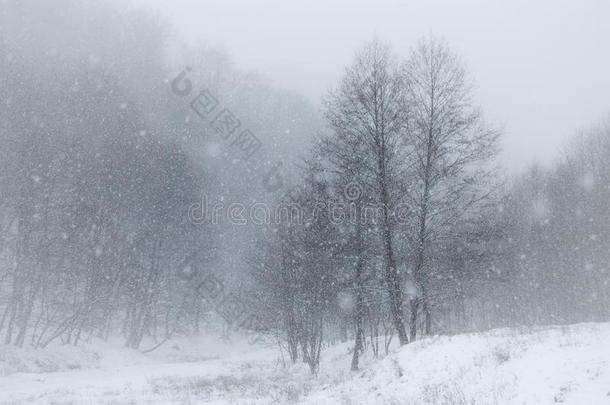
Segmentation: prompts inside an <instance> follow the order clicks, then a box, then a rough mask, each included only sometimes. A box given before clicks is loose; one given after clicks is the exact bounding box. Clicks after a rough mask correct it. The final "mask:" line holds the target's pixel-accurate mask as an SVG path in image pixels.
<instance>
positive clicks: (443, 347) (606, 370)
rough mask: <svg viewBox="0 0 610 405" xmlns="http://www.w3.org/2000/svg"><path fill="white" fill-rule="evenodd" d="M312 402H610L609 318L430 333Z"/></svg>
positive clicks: (316, 395) (309, 400) (313, 397)
mask: <svg viewBox="0 0 610 405" xmlns="http://www.w3.org/2000/svg"><path fill="white" fill-rule="evenodd" d="M304 403H308V404H418V405H419V404H558V403H562V404H574V405H581V404H588V405H594V404H600V405H603V404H610V324H601V323H598V324H592V323H589V324H577V325H569V326H556V327H544V328H542V327H541V328H532V329H498V330H493V331H489V332H485V333H472V334H464V335H456V336H445V337H432V338H428V339H424V340H421V341H419V342H415V343H413V344H410V345H407V346H405V347H403V348H401V349H397V350H396V351H395V352H394V353H392V354H390V355H389V356H388V357H386V358H385V359H383V360H381V361H379V362H378V363H376V364H373V365H371V366H370V367H369V368H368V369H366V370H363V371H362V372H360V373H359V374H357V375H356V376H354V378H353V379H351V380H349V381H346V382H343V383H341V384H340V385H338V386H336V387H332V388H327V389H325V390H322V391H319V392H316V393H314V394H312V395H310V396H309V397H308V398H307V400H306V401H304Z"/></svg>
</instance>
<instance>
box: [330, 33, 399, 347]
mask: <svg viewBox="0 0 610 405" xmlns="http://www.w3.org/2000/svg"><path fill="white" fill-rule="evenodd" d="M403 96H404V93H403V85H402V79H401V76H400V75H399V74H398V73H397V72H396V70H395V63H394V58H393V56H392V54H391V52H390V49H389V47H388V46H387V45H384V44H382V43H380V42H379V41H377V40H374V41H372V42H371V43H369V44H367V45H366V46H365V47H364V48H363V49H362V50H361V51H360V52H359V53H358V54H357V56H356V59H355V61H354V62H353V64H352V65H351V66H350V67H349V68H348V69H347V71H346V73H345V76H344V77H343V79H342V81H341V83H340V85H339V88H338V89H337V90H336V91H335V92H332V93H331V94H330V96H329V98H328V100H327V101H326V111H325V115H326V118H327V120H328V123H329V124H330V127H331V129H332V131H333V135H334V136H335V137H336V138H337V139H338V142H339V143H340V144H343V145H346V148H345V149H344V150H343V152H342V153H343V154H345V155H348V154H350V153H353V150H352V149H353V148H354V147H352V148H349V147H347V145H357V146H356V147H355V148H357V151H358V155H357V158H358V159H359V161H360V163H359V166H360V167H361V168H362V170H359V173H358V174H357V175H355V174H354V173H353V172H351V171H349V170H346V171H345V173H344V175H345V176H346V178H347V182H350V181H351V182H356V183H357V184H359V185H360V186H361V187H366V188H368V190H367V194H370V195H372V196H374V200H375V202H376V203H377V204H379V207H380V214H381V215H380V218H379V223H380V224H379V233H380V234H379V237H380V240H381V241H382V249H383V258H384V263H385V265H384V267H385V282H386V285H387V290H388V295H389V300H390V311H391V313H392V319H393V323H394V327H395V329H396V331H397V333H398V337H399V339H400V343H401V344H406V343H408V338H407V335H406V332H405V327H404V316H403V297H402V289H401V285H400V276H399V274H398V269H397V265H396V257H395V251H394V241H393V238H394V221H393V218H392V215H391V213H392V212H393V211H392V209H393V208H394V206H395V204H396V199H397V191H398V190H399V187H397V183H398V181H399V179H400V172H401V164H402V159H401V158H402V156H401V155H402V152H403V151H404V148H402V144H401V133H402V131H403V130H404V126H405V122H406V114H405V109H404V100H403ZM348 162H349V160H348ZM347 166H348V167H347V168H344V169H349V168H350V167H349V166H350V165H349V163H348V165H347ZM340 168H341V166H340Z"/></svg>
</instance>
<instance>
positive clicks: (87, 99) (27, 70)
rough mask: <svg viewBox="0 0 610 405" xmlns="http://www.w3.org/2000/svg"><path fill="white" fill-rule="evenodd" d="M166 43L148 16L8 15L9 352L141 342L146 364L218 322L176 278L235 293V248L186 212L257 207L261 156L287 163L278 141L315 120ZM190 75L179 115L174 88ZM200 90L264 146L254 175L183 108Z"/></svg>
mask: <svg viewBox="0 0 610 405" xmlns="http://www.w3.org/2000/svg"><path fill="white" fill-rule="evenodd" d="M170 34H171V32H169V29H168V27H167V26H165V25H164V24H162V23H160V22H159V21H157V19H156V18H154V17H151V16H150V15H148V14H146V13H143V12H139V11H133V10H132V11H129V10H122V9H118V8H116V7H115V6H110V5H103V4H99V3H98V2H80V1H70V0H62V1H58V2H53V3H49V2H19V1H8V2H3V4H2V13H0V38H1V39H2V41H1V42H0V64H1V74H0V100H1V101H0V102H1V108H0V144H1V145H2V147H0V173H1V174H0V338H1V341H2V342H3V343H5V344H12V345H17V346H23V345H33V346H35V347H45V346H47V345H48V344H49V343H50V342H53V341H59V342H63V343H66V344H78V343H79V342H81V341H82V340H83V339H86V340H87V339H90V338H91V337H99V338H102V339H107V338H109V337H110V336H122V338H123V339H124V342H125V345H126V346H128V347H131V348H136V349H137V348H141V345H142V341H143V340H144V339H145V338H148V339H149V340H150V343H147V344H146V345H144V347H143V349H148V348H150V347H154V345H156V344H158V343H161V342H163V341H165V340H166V339H168V338H170V337H171V336H174V335H175V334H177V333H180V334H191V333H197V332H199V331H200V328H201V327H202V325H203V326H205V325H206V324H207V323H208V322H209V318H210V316H211V314H213V307H212V306H211V304H210V303H208V302H206V301H205V300H204V299H203V298H202V297H201V296H200V294H198V292H197V283H198V279H194V278H187V277H183V276H182V275H181V271H182V270H183V269H182V268H181V266H183V265H184V264H185V260H187V259H188V261H189V263H188V264H189V265H191V266H194V267H196V268H197V269H200V270H201V271H202V272H203V271H206V272H208V273H213V274H219V275H221V277H222V278H224V279H230V278H229V275H230V274H231V271H227V266H226V260H225V258H224V256H226V251H227V249H226V248H225V247H224V244H226V242H225V241H226V240H227V239H229V238H232V234H231V230H230V229H229V230H227V229H221V227H220V226H218V225H214V224H211V223H194V222H193V221H191V218H189V215H188V214H189V208H190V207H192V206H193V204H195V203H197V202H199V201H201V199H202V196H204V195H206V196H209V197H210V198H217V197H218V198H220V196H225V197H226V198H228V199H231V198H233V199H235V200H238V199H240V198H242V199H243V198H245V197H244V196H247V195H251V196H256V195H257V193H258V195H260V194H263V193H264V192H265V191H264V188H263V186H262V185H261V178H262V177H263V173H265V170H266V167H267V166H270V164H271V163H272V162H271V161H270V159H268V156H269V154H270V153H271V152H270V151H269V148H270V147H275V148H277V150H283V149H285V144H286V143H287V142H289V139H286V138H287V137H286V135H285V134H284V132H285V131H286V130H288V129H290V130H291V131H292V132H293V133H294V136H296V137H299V136H300V135H301V132H302V128H304V127H305V122H304V121H307V118H308V114H310V113H311V112H310V110H309V109H308V108H309V107H308V106H307V105H306V103H304V102H302V101H301V100H300V99H299V98H297V97H295V96H293V95H288V94H282V93H278V92H275V91H274V90H272V89H271V87H270V86H269V85H268V84H266V82H265V81H264V80H263V79H261V78H258V77H256V76H254V75H248V74H244V73H242V72H239V71H237V70H235V69H234V68H232V67H231V63H230V61H229V60H228V58H227V57H226V55H224V53H223V52H222V51H218V50H215V49H210V48H207V47H197V48H187V47H185V46H183V45H181V44H180V43H177V42H174V41H173V40H172V39H171V38H172V36H171V35H170ZM187 61H188V62H189V64H190V67H191V73H190V76H189V78H188V79H189V80H190V82H191V84H192V86H193V89H192V93H193V95H192V97H191V98H189V99H188V100H185V99H184V98H183V97H179V96H177V95H176V94H175V93H174V92H172V90H171V82H172V80H173V79H174V77H175V76H176V75H177V74H178V73H179V72H180V71H181V70H183V69H184V68H185V66H187ZM203 89H207V90H208V91H209V92H212V93H214V95H215V96H216V97H217V98H218V100H219V101H220V102H222V103H223V104H224V105H225V106H227V107H230V108H231V109H232V110H233V112H234V114H236V115H239V119H240V120H241V121H242V122H243V124H244V126H245V125H248V126H249V128H250V129H251V130H252V131H256V132H257V135H258V136H259V137H260V139H261V141H262V142H263V143H264V145H263V146H264V148H262V149H261V150H260V151H259V152H258V155H256V156H255V157H253V158H252V159H251V160H250V161H249V162H244V161H243V160H240V159H241V156H239V155H236V154H235V152H234V151H233V150H232V149H231V148H230V145H228V144H223V143H222V139H221V138H220V137H218V135H217V134H216V133H215V132H214V130H213V129H212V128H211V127H210V126H209V125H207V124H206V122H203V121H198V119H199V117H198V116H197V114H196V113H194V112H193V110H192V109H191V108H190V107H189V103H190V101H191V99H192V98H193V97H195V95H196V94H198V92H199V91H200V90H203ZM252 106H256V108H255V109H254V108H252ZM307 125H308V124H307ZM263 127H264V128H266V131H265V132H264V133H263V132H262V131H261V128H263ZM265 148H266V149H265ZM270 162H271V163H270ZM236 190H237V191H236ZM244 237H245V236H244ZM234 240H238V239H237V238H234ZM199 277H200V278H201V277H203V276H202V275H200V276H199Z"/></svg>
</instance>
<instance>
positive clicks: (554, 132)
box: [131, 0, 610, 169]
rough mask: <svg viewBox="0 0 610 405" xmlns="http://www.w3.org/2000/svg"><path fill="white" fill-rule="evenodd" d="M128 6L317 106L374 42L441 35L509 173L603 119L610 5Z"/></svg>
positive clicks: (209, 0) (548, 155)
mask: <svg viewBox="0 0 610 405" xmlns="http://www.w3.org/2000/svg"><path fill="white" fill-rule="evenodd" d="M131 1H132V2H134V3H136V4H138V5H145V6H146V7H148V8H150V9H153V10H156V11H157V12H158V13H159V14H161V15H162V16H166V17H167V18H168V19H169V20H170V21H171V22H172V23H173V24H174V25H175V27H176V29H177V31H178V33H179V35H180V36H183V37H184V39H186V40H189V41H198V40H201V41H204V42H206V43H208V44H210V45H214V46H222V47H223V48H225V49H226V50H227V52H228V53H229V54H230V55H231V57H232V59H233V60H234V61H235V63H236V65H237V66H238V67H241V68H244V69H249V70H256V71H258V72H260V73H262V74H264V75H265V76H267V77H268V78H269V79H271V80H272V81H273V82H274V83H275V84H276V85H277V86H278V87H282V88H286V89H290V90H295V91H297V92H300V93H302V94H304V95H305V96H307V97H308V98H309V99H311V101H312V102H314V103H316V105H319V100H320V97H321V96H322V95H323V94H325V92H326V91H327V90H328V89H329V88H330V87H332V86H334V85H335V84H336V83H337V80H338V78H339V77H340V76H341V74H342V73H343V69H344V66H345V65H346V64H348V63H350V62H351V60H352V57H353V55H354V52H355V50H356V49H357V48H358V47H359V46H361V45H362V44H363V43H364V42H366V41H368V40H370V39H371V38H372V37H373V36H375V35H377V36H378V37H380V38H381V39H384V40H386V41H389V42H390V43H391V44H392V45H393V46H394V49H395V51H396V52H397V53H398V54H401V55H407V54H408V51H409V49H410V47H411V46H413V45H414V44H415V43H416V41H417V39H418V38H419V37H421V36H423V35H427V34H430V33H432V34H434V35H437V36H441V37H444V38H445V39H446V40H448V42H449V43H450V45H451V46H452V47H453V48H454V49H455V50H457V51H458V52H459V53H461V54H462V55H463V57H464V58H465V60H466V62H467V65H468V68H469V71H470V73H471V74H472V76H473V78H474V80H475V84H476V93H475V95H476V97H477V101H478V102H479V104H481V106H482V107H483V111H484V114H485V117H486V119H487V121H488V122H490V123H491V124H493V125H495V126H499V127H501V128H503V133H504V136H503V141H502V148H503V152H502V155H501V158H502V162H503V163H505V164H506V165H507V166H510V167H511V168H514V169H522V168H524V167H525V166H527V165H528V164H529V163H530V162H532V161H533V160H534V159H537V160H539V161H542V162H545V163H548V162H549V161H550V160H551V159H552V158H553V157H554V156H556V155H557V152H558V151H559V150H561V149H562V148H563V147H565V145H566V138H567V137H568V136H569V135H571V134H573V133H575V132H576V131H577V130H579V129H586V128H587V127H591V126H592V125H594V124H595V123H598V122H599V121H601V120H602V119H603V118H604V117H607V116H609V113H610V1H608V0H571V1H565V0H544V1H535V0H530V1H525V0H510V1H506V0H502V1H500V0H487V1H483V0H467V1H451V0H444V1H441V0H420V1H414V0H406V1H399V0H377V1H373V0H370V1H339V0H309V1H290V0H242V1H234V0H172V1H167V0H131Z"/></svg>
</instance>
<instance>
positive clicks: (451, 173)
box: [402, 37, 498, 340]
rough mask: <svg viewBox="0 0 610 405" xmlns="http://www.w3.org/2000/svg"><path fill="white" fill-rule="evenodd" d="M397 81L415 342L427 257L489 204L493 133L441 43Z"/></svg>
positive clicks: (426, 42)
mask: <svg viewBox="0 0 610 405" xmlns="http://www.w3.org/2000/svg"><path fill="white" fill-rule="evenodd" d="M402 74H403V77H404V81H405V85H406V89H407V103H408V109H409V125H408V130H407V131H406V132H405V135H406V139H407V142H408V143H409V145H410V149H411V151H412V159H411V162H412V164H411V165H410V170H409V175H410V176H409V177H410V178H409V187H408V188H407V190H408V191H407V194H408V195H409V197H410V201H411V204H412V206H413V208H414V219H415V224H414V227H413V231H412V234H411V235H410V244H411V245H412V246H413V247H414V266H413V274H412V276H413V279H414V282H415V284H416V286H417V289H418V295H417V296H416V297H414V298H413V299H411V301H410V306H411V322H410V335H411V339H412V340H413V339H415V336H416V324H417V312H418V310H419V309H420V307H421V309H422V311H423V315H424V317H425V333H430V329H431V308H430V305H431V303H430V291H429V280H430V274H431V271H432V270H431V269H430V268H428V267H427V266H428V265H429V263H428V261H427V255H428V253H429V252H428V250H429V249H430V247H431V245H432V244H434V243H436V242H439V240H440V239H441V238H442V237H443V236H447V235H448V234H449V230H450V229H451V227H452V226H454V225H455V224H456V222H457V221H459V220H460V219H464V218H465V217H467V216H468V215H470V214H472V212H473V210H476V209H477V208H478V207H480V205H481V204H483V203H485V202H486V201H487V200H488V197H489V196H490V187H489V183H490V180H491V179H493V177H492V176H493V170H492V169H490V168H489V167H488V166H487V165H486V164H487V163H488V161H489V159H490V158H491V157H493V156H494V153H495V151H496V140H497V137H498V133H497V132H495V131H493V130H490V129H488V128H486V127H485V126H484V124H483V122H482V119H481V115H480V113H479V110H478V109H477V108H476V107H475V106H474V105H473V104H472V97H471V90H470V86H469V84H468V81H467V79H466V71H465V69H464V67H463V65H462V63H461V61H460V59H459V58H458V57H457V56H456V55H455V54H454V53H453V52H452V51H451V50H450V49H449V48H448V46H447V45H446V44H445V43H444V42H442V41H440V40H437V39H434V38H432V37H429V38H425V39H423V40H421V41H420V42H419V44H418V46H417V47H416V48H415V49H414V50H413V51H412V53H411V55H410V57H409V58H408V60H407V61H406V62H405V63H404V65H403V68H402Z"/></svg>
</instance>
